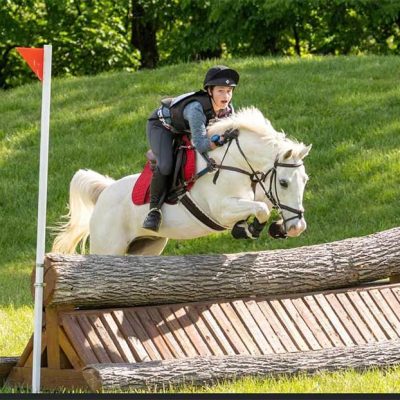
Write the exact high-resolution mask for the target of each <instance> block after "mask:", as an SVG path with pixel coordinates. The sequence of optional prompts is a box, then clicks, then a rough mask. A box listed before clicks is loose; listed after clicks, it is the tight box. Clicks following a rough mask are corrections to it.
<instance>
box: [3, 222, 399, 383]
mask: <svg viewBox="0 0 400 400" xmlns="http://www.w3.org/2000/svg"><path fill="white" fill-rule="evenodd" d="M399 238H400V228H394V229H390V230H387V231H384V232H380V233H376V234H374V235H369V236H365V237H361V238H354V239H346V240H342V241H338V242H333V243H327V244H322V245H316V246H305V247H302V248H297V249H291V250H275V251H264V252H258V253H239V254H230V255H205V256H183V257H137V256H129V257H111V256H95V255H91V256H77V255H76V256H71V255H70V256H66V255H58V254H48V255H47V257H46V268H45V284H46V287H45V296H44V303H45V319H44V320H45V326H44V330H43V340H42V386H43V387H44V388H48V389H54V388H58V387H60V386H61V387H67V388H84V389H89V390H94V391H101V390H109V389H115V388H117V387H119V388H122V389H132V388H143V389H147V388H150V387H154V386H160V385H168V384H178V383H183V382H186V383H195V384H197V383H204V382H214V381H215V380H218V379H228V378H231V377H240V376H247V375H265V374H281V373H295V372H299V371H304V372H313V371H316V370H322V369H327V370H331V369H340V368H366V367H370V366H382V365H394V364H399V363H400V352H399V351H398V350H399V346H400V284H399V283H394V284H388V282H387V281H386V282H380V283H374V284H373V285H372V286H371V285H366V284H365V283H366V282H369V281H374V280H377V279H383V278H389V277H394V276H398V275H400V240H399ZM360 284H362V285H360ZM356 285H359V286H356ZM350 286H351V287H350ZM32 349H33V346H32V340H31V341H30V342H29V343H28V345H27V347H26V349H25V350H24V352H23V354H22V355H21V357H20V358H19V360H18V363H17V365H16V366H15V367H13V368H12V370H11V372H10V374H9V375H8V379H7V383H8V384H9V385H25V386H29V385H30V383H31V373H32Z"/></svg>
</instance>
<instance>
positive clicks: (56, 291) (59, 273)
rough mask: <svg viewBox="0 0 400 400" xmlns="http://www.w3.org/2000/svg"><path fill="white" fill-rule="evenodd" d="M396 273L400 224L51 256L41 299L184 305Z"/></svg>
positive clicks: (326, 286)
mask: <svg viewBox="0 0 400 400" xmlns="http://www.w3.org/2000/svg"><path fill="white" fill-rule="evenodd" d="M396 275H400V228H393V229H389V230H386V231H383V232H379V233H376V234H373V235H368V236H365V237H360V238H351V239H345V240H340V241H337V242H332V243H326V244H320V245H314V246H304V247H300V248H295V249H287V250H286V249H285V250H273V251H261V252H253V253H237V254H221V255H200V256H157V257H150V256H149V257H142V256H127V257H114V256H98V255H88V256H81V255H58V254H49V255H47V258H46V263H45V282H46V287H45V293H44V303H45V305H57V306H60V305H71V304H72V305H74V306H76V307H81V308H99V307H124V306H136V305H149V304H168V303H185V302H193V301H204V300H209V299H216V300H217V299H223V298H243V297H249V296H264V295H269V296H271V295H281V294H294V293H303V292H310V291H317V290H328V289H333V288H340V287H346V286H347V287H349V286H354V285H358V284H360V283H364V282H371V281H374V280H377V279H383V278H388V277H391V276H396ZM288 282H290V284H288Z"/></svg>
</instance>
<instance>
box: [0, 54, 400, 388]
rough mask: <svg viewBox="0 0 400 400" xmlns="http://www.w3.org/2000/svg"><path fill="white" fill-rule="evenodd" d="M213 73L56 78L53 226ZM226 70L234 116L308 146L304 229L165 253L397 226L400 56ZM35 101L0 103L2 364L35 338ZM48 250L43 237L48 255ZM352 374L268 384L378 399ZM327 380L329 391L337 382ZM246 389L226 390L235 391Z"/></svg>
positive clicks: (261, 246)
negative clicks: (255, 113)
mask: <svg viewBox="0 0 400 400" xmlns="http://www.w3.org/2000/svg"><path fill="white" fill-rule="evenodd" d="M217 62H220V61H217ZM224 62H226V61H224ZM212 64H213V63H212V62H207V63H198V64H184V65H178V66H169V67H165V68H161V69H158V70H155V71H140V72H136V73H125V72H121V73H108V74H103V75H99V76H96V77H83V78H69V79H54V80H53V82H52V106H51V127H50V129H51V138H50V159H49V190H48V220H47V224H48V225H49V226H52V225H54V224H55V223H56V222H57V221H59V219H60V216H61V215H63V214H65V213H66V203H67V200H68V185H69V181H70V179H71V177H72V175H73V174H74V172H75V171H76V170H77V169H79V168H91V169H94V170H96V171H98V172H100V173H103V174H107V175H110V176H112V177H114V178H120V177H122V176H125V175H128V174H130V173H132V172H137V171H139V170H140V169H141V168H142V166H143V164H144V160H145V156H144V154H145V152H146V149H147V144H146V140H145V125H146V118H147V117H148V115H149V114H150V113H151V111H152V110H153V109H154V108H155V107H156V106H157V105H158V103H159V100H160V99H161V98H162V97H163V96H166V95H175V94H179V93H183V92H186V91H190V90H193V89H196V88H199V87H200V84H201V81H202V77H203V75H204V73H205V71H206V70H207V67H208V66H210V65H212ZM229 65H230V66H232V67H234V68H236V69H237V70H239V72H240V73H241V83H240V86H239V87H238V88H237V90H236V91H235V95H234V104H235V106H236V108H237V109H238V108H240V107H242V106H248V105H255V106H257V107H258V108H260V109H261V111H262V112H263V113H264V115H265V116H266V117H268V118H269V119H270V120H271V122H272V123H273V125H274V127H275V128H276V129H278V130H284V131H285V132H286V133H287V134H288V135H289V136H290V137H294V138H296V139H298V140H299V141H303V142H305V143H307V144H308V143H312V144H313V149H312V151H311V153H310V156H309V157H308V158H307V159H306V169H307V173H308V174H309V175H310V178H311V179H310V182H309V184H308V186H307V190H306V193H305V201H304V203H305V208H306V214H305V215H306V219H307V223H308V229H307V231H306V232H305V233H304V234H303V235H302V236H301V237H299V238H296V239H289V240H286V241H275V240H273V239H271V238H269V237H268V236H267V235H266V234H265V233H264V234H263V235H262V237H261V239H260V240H258V241H251V242H250V241H236V240H234V239H233V238H231V236H230V234H229V233H224V234H222V235H211V236H209V237H206V238H201V239H196V240H189V241H182V242H178V241H171V242H170V243H169V244H168V246H167V248H166V252H165V254H196V253H197V254H200V253H233V252H239V251H257V250H266V249H277V248H289V247H297V246H303V245H310V244H316V243H324V242H329V241H334V240H339V239H344V238H348V237H354V236H361V235H365V234H369V233H373V232H376V231H380V230H383V229H388V228H391V227H394V226H398V225H399V216H400V203H399V197H400V161H399V160H400V135H399V133H400V118H399V104H400V86H399V84H398V77H399V76H400V58H399V57H375V56H368V57H337V58H334V57H315V58H308V59H298V58H287V59H284V58H278V59H273V58H247V59H236V60H235V59H234V60H229ZM40 104H41V86H40V84H39V83H38V82H35V83H32V84H31V85H27V86H23V87H20V88H17V89H14V90H12V91H8V92H3V93H1V95H0V113H1V118H0V171H1V172H0V175H1V179H0V193H1V195H0V221H1V228H0V229H1V234H0V249H1V253H0V356H12V355H18V354H20V353H21V352H22V350H23V348H24V346H25V344H26V342H27V341H28V339H29V337H30V335H31V333H32V329H33V322H32V315H33V312H32V308H33V301H32V298H31V295H30V273H31V270H32V266H33V265H34V263H35V248H36V218H37V217H36V215H37V191H38V182H37V179H38V164H39V162H38V154H39V122H40ZM50 246H51V238H50V237H48V240H47V250H49V249H50ZM374 373H375V374H377V375H376V379H375V384H376V387H377V388H380V390H382V391H390V388H384V387H383V386H382V384H380V379H381V378H380V375H379V372H374ZM374 373H372V374H374ZM396 373H397V374H398V370H397V372H396V371H395V372H393V374H396ZM353 374H354V375H353V378H352V379H351V381H352V382H353V383H354V386H344V385H345V384H346V385H347V383H344V382H343V378H342V377H341V375H340V374H339V375H337V377H336V378H335V376H336V375H332V380H333V381H334V382H335V383H333V382H332V383H329V384H326V385H325V386H324V385H322V384H319V382H320V378H318V379H317V378H307V379H310V383H309V384H306V382H307V381H306V380H303V379H300V380H298V381H293V382H292V381H291V380H286V382H289V383H288V384H287V386H286V389H285V386H284V384H283V383H282V385H283V386H280V385H281V382H284V381H281V380H279V381H272V382H275V383H274V384H273V385H274V386H271V387H274V388H275V387H276V388H281V389H277V390H282V391H287V390H288V388H290V387H292V385H294V386H293V387H295V388H298V389H296V391H306V392H307V391H310V392H315V391H318V390H319V391H332V390H333V388H338V391H340V390H339V388H340V387H342V388H344V389H343V390H344V391H345V390H347V391H358V390H361V391H362V388H363V387H365V388H366V391H371V390H370V389H367V388H369V387H370V386H369V382H370V381H371V379H372V378H371V377H370V376H369V375H368V374H367V375H365V374H358V373H353ZM324 376H325V375H324ZM326 377H327V378H326V379H327V382H328V380H329V379H330V378H329V377H330V375H329V374H327V375H326ZM328 378H329V379H328ZM315 379H316V380H315ZM360 380H364V381H365V383H364V384H360V383H359V381H360ZM246 382H252V380H249V381H247V380H246ZM290 382H291V383H290ZM295 382H298V383H296V384H295ZM241 385H242V383H240V382H238V383H237V384H234V385H233V386H230V385H228V386H223V387H224V389H221V391H227V392H231V391H240V390H241V389H240V388H241V387H242V386H241ZM246 385H250V383H246ZM255 385H256V387H254V388H252V389H251V390H249V391H263V390H265V391H273V389H268V388H269V387H270V386H269V385H272V383H271V384H270V383H265V385H267V386H264V383H263V382H262V381H257V383H256V384H255ZM341 385H342V386H341ZM350 385H351V383H350ZM219 387H220V386H216V387H213V388H212V389H206V390H215V391H217V390H220V389H219ZM221 387H222V386H221ZM249 387H250V386H249ZM257 387H258V388H261V389H260V390H258V389H257ZM330 387H331V388H332V389H330ZM393 387H394V388H395V389H396V388H397V389H398V386H395V385H394V386H393ZM323 388H325V389H323ZM395 389H394V390H395ZM196 390H197V389H196ZM335 390H336V389H335Z"/></svg>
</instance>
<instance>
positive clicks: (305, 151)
mask: <svg viewBox="0 0 400 400" xmlns="http://www.w3.org/2000/svg"><path fill="white" fill-rule="evenodd" d="M311 147H312V144H310V145H308V146H304V147H303V150H301V151H300V154H299V156H300V160H302V159H303V158H304V157H306V156H307V155H308V153H309V152H310V150H311Z"/></svg>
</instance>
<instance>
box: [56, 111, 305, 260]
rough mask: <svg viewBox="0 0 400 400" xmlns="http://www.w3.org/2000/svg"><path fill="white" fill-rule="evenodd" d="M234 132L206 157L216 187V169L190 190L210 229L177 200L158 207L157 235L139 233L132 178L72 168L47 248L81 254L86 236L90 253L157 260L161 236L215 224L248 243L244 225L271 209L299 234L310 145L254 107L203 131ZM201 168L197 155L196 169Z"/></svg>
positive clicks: (141, 210)
mask: <svg viewBox="0 0 400 400" xmlns="http://www.w3.org/2000/svg"><path fill="white" fill-rule="evenodd" d="M233 129H235V130H237V131H236V132H238V135H237V139H233V140H232V141H231V143H230V145H229V148H228V145H224V146H222V147H219V148H217V149H215V150H213V151H212V152H211V153H210V156H211V157H212V159H213V160H215V162H216V165H217V167H218V165H219V164H221V162H222V160H223V163H222V165H223V167H222V168H226V169H220V170H219V176H218V179H217V180H216V182H215V183H213V179H214V177H215V174H216V171H215V170H214V171H211V172H209V173H207V174H205V175H203V176H202V177H201V178H199V179H198V180H197V181H196V183H195V185H194V186H193V188H192V189H191V191H190V192H189V195H190V199H191V200H193V202H194V203H195V204H196V208H197V209H199V210H201V212H200V213H201V214H203V215H205V216H206V219H207V218H208V221H212V224H211V225H210V224H207V223H206V222H205V221H200V220H199V219H198V218H197V217H195V216H194V215H193V214H192V213H191V212H189V211H188V209H187V208H186V207H185V206H184V205H183V204H182V202H181V201H180V202H178V204H175V205H171V204H166V203H165V204H164V205H163V206H162V213H163V220H162V224H161V227H160V230H159V231H158V232H157V233H156V232H152V231H149V230H146V229H143V228H142V223H143V221H144V219H145V216H146V214H147V212H148V210H149V205H148V204H146V205H141V206H137V205H134V204H133V202H132V200H131V192H132V188H133V185H134V184H135V182H136V180H137V179H138V177H139V174H135V175H130V176H127V177H124V178H122V179H120V180H117V181H115V180H113V179H111V178H109V177H106V176H103V175H100V174H98V173H97V172H94V171H91V170H79V171H77V172H76V173H75V175H74V177H73V178H72V180H71V183H70V199H69V213H68V218H69V220H68V222H67V223H66V224H65V225H63V226H62V227H60V228H59V229H58V235H57V237H56V238H55V241H54V244H53V249H52V251H54V252H58V253H74V252H75V250H76V247H77V246H78V245H79V244H81V245H82V249H83V250H84V247H85V242H86V239H87V238H88V236H89V234H90V253H92V254H110V255H124V254H138V255H158V254H161V253H162V251H163V249H164V247H165V245H166V243H167V241H168V239H178V240H182V239H192V238H197V237H201V236H205V235H209V234H211V233H216V231H217V230H216V229H215V227H214V226H213V224H214V223H215V224H216V225H217V226H220V227H222V228H221V229H223V228H225V229H232V228H234V230H235V231H236V232H239V236H241V237H245V236H246V235H247V237H252V238H254V237H257V234H255V235H252V234H251V232H249V228H251V227H250V226H249V225H247V222H246V220H247V219H248V218H249V217H250V216H255V217H256V218H257V220H258V222H259V223H260V224H261V225H262V226H263V224H264V223H266V222H267V220H268V218H269V216H270V212H271V209H272V208H273V207H275V208H278V211H279V212H280V213H281V216H282V221H281V224H282V225H281V226H282V229H283V230H284V231H285V234H287V236H292V237H294V236H298V235H300V234H301V232H303V231H304V230H305V229H306V222H305V219H304V216H303V211H304V209H303V204H302V201H303V192H304V187H305V184H306V182H307V180H308V177H307V174H306V173H305V169H304V165H303V162H302V160H303V158H304V157H305V156H306V155H307V154H308V152H309V151H310V149H311V145H310V146H305V145H304V144H303V143H297V142H294V141H292V140H290V139H288V138H287V137H286V136H285V134H284V133H281V132H277V131H275V129H274V128H273V127H272V125H271V123H270V122H269V121H268V120H266V119H265V118H264V116H263V115H262V113H261V112H260V111H259V110H257V109H256V108H253V107H251V108H246V109H243V110H241V111H239V112H238V113H236V114H235V115H233V116H232V117H229V118H225V119H222V120H219V121H217V122H216V123H214V124H213V125H211V126H210V127H209V129H208V134H209V135H210V136H211V135H213V134H216V133H223V132H226V131H232V130H233ZM224 155H225V158H224ZM223 158H224V159H223ZM206 165H207V164H206V161H205V160H203V159H202V157H201V156H200V155H199V154H197V166H196V168H197V172H199V171H202V170H203V169H204V168H205V167H206ZM254 172H256V174H254ZM239 221H240V222H239ZM238 222H239V224H238ZM235 225H236V226H235ZM250 230H251V229H250ZM258 233H259V232H258ZM243 235H244V236H243Z"/></svg>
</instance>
